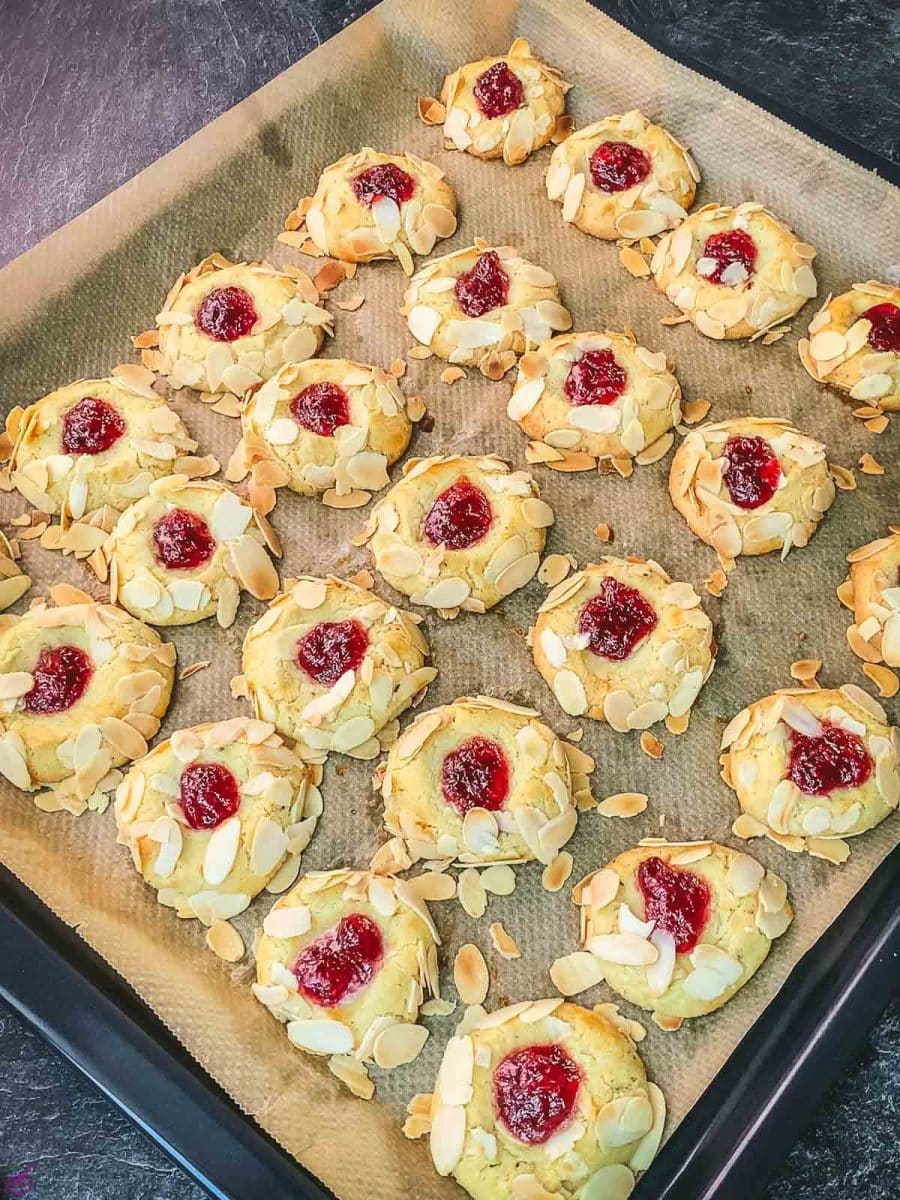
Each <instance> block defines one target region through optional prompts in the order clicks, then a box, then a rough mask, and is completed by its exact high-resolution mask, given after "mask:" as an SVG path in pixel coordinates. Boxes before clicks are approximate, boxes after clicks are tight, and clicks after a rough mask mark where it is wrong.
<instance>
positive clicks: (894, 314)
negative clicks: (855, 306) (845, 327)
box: [863, 303, 900, 354]
mask: <svg viewBox="0 0 900 1200" xmlns="http://www.w3.org/2000/svg"><path fill="white" fill-rule="evenodd" d="M863 316H864V317H865V318H866V320H867V321H871V322H872V328H871V329H870V330H869V345H870V346H871V347H872V349H873V350H878V351H879V352H880V351H884V350H891V351H893V353H894V354H900V308H898V307H897V305H896V304H890V303H888V304H876V305H874V306H873V307H872V308H868V309H866V311H865V312H864V313H863Z"/></svg>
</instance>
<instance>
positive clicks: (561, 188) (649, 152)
mask: <svg viewBox="0 0 900 1200" xmlns="http://www.w3.org/2000/svg"><path fill="white" fill-rule="evenodd" d="M699 180H700V172H699V171H698V170H697V165H696V163H695V162H694V160H693V158H691V156H690V154H689V153H688V152H687V150H685V148H684V147H683V146H682V145H681V143H680V142H678V141H676V140H675V138H674V137H673V136H672V134H671V133H669V131H668V130H667V129H664V128H663V127H662V126H661V125H654V124H652V123H651V122H650V121H648V120H647V118H646V117H645V116H644V115H643V113H640V112H637V111H636V110H635V111H632V112H627V113H625V114H624V115H623V116H620V117H619V116H617V117H606V118H605V119H604V120H602V121H595V122H594V123H593V124H591V125H586V126H585V127H584V128H583V129H578V130H576V131H575V132H574V133H572V134H570V136H569V137H568V138H566V140H565V141H564V142H560V144H559V145H558V146H557V147H556V148H555V150H554V151H553V156H552V158H551V159H550V166H549V167H548V168H547V175H546V185H547V195H548V197H549V198H550V199H551V200H555V201H556V202H557V203H558V204H560V205H562V216H563V220H564V221H567V222H571V223H572V224H573V225H574V226H575V227H576V228H577V229H581V230H583V232H584V233H589V234H591V235H592V236H593V237H597V238H608V239H614V238H628V239H631V238H642V237H654V236H655V235H656V234H658V233H663V232H664V231H665V230H667V229H674V228H675V227H676V226H678V225H679V224H680V223H681V222H682V221H683V220H684V219H685V217H686V216H687V210H688V209H689V208H690V207H691V205H692V204H693V202H694V193H695V192H696V190H697V183H698V182H699ZM632 181H633V182H632Z"/></svg>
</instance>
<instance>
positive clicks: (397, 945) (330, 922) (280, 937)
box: [253, 870, 438, 1098]
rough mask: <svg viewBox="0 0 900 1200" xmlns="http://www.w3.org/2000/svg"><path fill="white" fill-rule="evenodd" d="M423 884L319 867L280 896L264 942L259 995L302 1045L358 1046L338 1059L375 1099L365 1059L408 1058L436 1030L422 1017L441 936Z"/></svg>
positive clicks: (332, 1051)
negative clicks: (420, 888)
mask: <svg viewBox="0 0 900 1200" xmlns="http://www.w3.org/2000/svg"><path fill="white" fill-rule="evenodd" d="M414 892H415V880H409V881H403V882H401V881H400V880H398V879H395V878H394V877H393V876H391V875H375V874H372V873H371V872H369V871H352V870H337V871H316V872H313V873H311V874H309V875H305V876H304V877H303V878H302V879H301V880H300V881H299V882H298V883H297V885H296V886H295V887H294V888H293V889H292V890H291V891H290V892H288V893H287V895H284V896H282V897H281V898H280V899H279V900H278V901H276V903H275V905H274V907H273V908H272V909H270V911H269V914H268V916H267V917H266V919H265V921H264V922H263V928H262V932H261V935H260V937H259V941H258V943H257V946H256V978H257V982H256V983H255V984H253V994H254V995H255V996H256V998H257V1000H259V1001H260V1003H262V1004H264V1005H265V1007H266V1008H267V1009H268V1010H269V1012H270V1013H271V1014H272V1015H273V1016H274V1017H275V1018H276V1019H277V1020H279V1021H281V1022H283V1023H284V1024H285V1025H286V1026H287V1029H286V1032H287V1036H288V1038H289V1040H290V1042H291V1044H292V1045H294V1046H296V1047H297V1048H298V1049H300V1050H305V1051H306V1052H307V1053H310V1054H321V1055H351V1054H352V1055H353V1059H351V1060H350V1062H349V1063H346V1062H341V1061H335V1060H334V1059H332V1062H331V1067H332V1070H333V1071H334V1073H335V1074H336V1075H337V1076H338V1078H340V1079H343V1080H344V1082H346V1083H347V1084H348V1086H349V1087H351V1089H352V1090H354V1091H356V1092H357V1094H358V1095H364V1096H365V1097H366V1098H369V1097H370V1096H371V1095H372V1091H373V1088H372V1084H371V1082H370V1081H369V1079H368V1075H367V1073H366V1071H365V1067H364V1066H363V1064H364V1063H369V1062H373V1063H375V1064H376V1065H378V1066H380V1067H399V1066H402V1065H404V1064H405V1063H408V1062H411V1061H412V1060H413V1059H414V1058H415V1057H416V1055H418V1053H419V1051H420V1050H421V1049H422V1047H423V1046H424V1044H425V1041H426V1039H427V1037H428V1030H427V1029H425V1028H424V1026H421V1025H416V1024H415V1021H416V1017H417V1016H418V1013H419V1006H420V1005H421V1004H422V1001H423V999H424V997H425V994H426V992H429V991H433V992H437V988H438V966H437V946H436V940H437V939H436V934H435V930H434V926H433V925H432V924H431V920H430V918H429V917H428V911H427V906H426V905H425V904H424V903H423V902H422V901H421V900H419V899H417V898H416V896H415V894H414ZM425 918H427V920H426V919H425ZM354 1065H355V1068H356V1069H355V1070H352V1068H353V1067H354ZM348 1072H349V1074H348ZM354 1084H355V1086H354Z"/></svg>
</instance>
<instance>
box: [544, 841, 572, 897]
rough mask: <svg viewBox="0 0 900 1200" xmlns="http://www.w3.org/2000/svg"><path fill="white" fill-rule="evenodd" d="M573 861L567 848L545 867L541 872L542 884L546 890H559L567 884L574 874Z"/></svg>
mask: <svg viewBox="0 0 900 1200" xmlns="http://www.w3.org/2000/svg"><path fill="white" fill-rule="evenodd" d="M573 862H574V860H573V858H572V855H571V854H569V852H568V851H567V850H562V851H560V853H559V854H557V855H556V857H555V858H554V859H553V861H552V862H551V863H549V864H548V865H547V866H546V867H544V870H543V872H542V873H541V886H542V887H543V889H544V891H545V892H558V891H559V890H560V889H561V888H562V887H563V886H564V885H565V883H566V881H567V880H568V878H569V876H570V875H571V874H572V866H573Z"/></svg>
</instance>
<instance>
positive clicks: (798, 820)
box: [720, 683, 900, 858]
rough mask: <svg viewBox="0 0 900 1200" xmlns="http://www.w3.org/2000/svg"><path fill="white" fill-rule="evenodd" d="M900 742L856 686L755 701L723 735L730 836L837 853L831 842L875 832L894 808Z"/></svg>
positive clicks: (899, 794)
mask: <svg viewBox="0 0 900 1200" xmlns="http://www.w3.org/2000/svg"><path fill="white" fill-rule="evenodd" d="M898 741H900V739H898V735H897V730H896V729H892V728H891V726H890V725H889V723H888V719H887V716H886V714H885V711H884V709H883V708H882V707H881V705H880V704H879V703H878V701H877V700H873V699H872V697H871V696H870V695H869V694H868V693H867V692H864V691H863V690H862V688H859V687H857V686H856V685H855V684H852V683H848V684H845V685H844V686H843V687H842V688H821V689H819V690H817V691H807V690H803V689H797V690H792V689H787V690H784V691H781V692H776V693H775V695H774V696H767V697H766V698H765V699H764V700H757V701H756V702H755V703H754V704H751V705H750V706H749V708H745V709H742V711H741V712H739V713H738V714H737V716H736V717H734V718H733V720H732V721H730V722H729V724H728V726H727V728H726V729H725V732H724V734H723V736H722V757H721V760H720V761H721V764H722V778H723V779H724V780H725V782H726V783H727V784H728V786H729V787H730V788H733V789H734V791H735V793H736V794H737V798H738V803H739V804H740V806H741V809H742V810H743V815H742V816H741V817H739V818H738V820H737V821H736V822H735V825H734V832H735V833H736V834H737V835H738V836H739V837H758V836H760V835H762V834H765V835H766V836H767V837H770V838H772V840H773V841H776V842H778V843H779V844H780V845H782V846H784V847H785V848H786V849H788V850H795V851H797V850H803V849H806V850H808V851H809V852H810V853H815V854H817V855H818V856H819V857H823V858H831V857H833V856H834V855H836V854H838V855H839V854H840V853H841V852H842V847H843V843H841V842H840V841H839V840H838V841H837V842H835V839H842V838H846V837H855V836H856V834H858V833H865V831H866V830H867V829H873V828H874V827H875V826H876V825H878V824H880V823H881V822H882V821H883V820H884V819H885V817H886V816H888V815H889V814H890V813H891V812H892V811H893V810H894V809H895V808H896V807H897V804H898V802H900V770H898V766H897V758H898ZM829 841H831V842H833V843H834V844H833V845H832V846H831V848H830V849H829V846H828V842H829ZM844 849H846V848H844ZM848 853H849V850H846V852H845V853H843V857H844V858H846V855H847V854H848Z"/></svg>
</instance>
